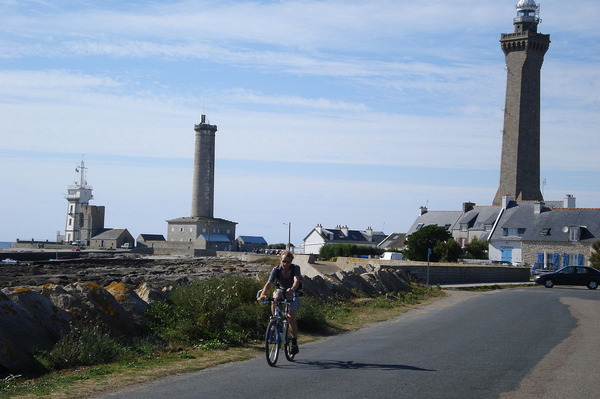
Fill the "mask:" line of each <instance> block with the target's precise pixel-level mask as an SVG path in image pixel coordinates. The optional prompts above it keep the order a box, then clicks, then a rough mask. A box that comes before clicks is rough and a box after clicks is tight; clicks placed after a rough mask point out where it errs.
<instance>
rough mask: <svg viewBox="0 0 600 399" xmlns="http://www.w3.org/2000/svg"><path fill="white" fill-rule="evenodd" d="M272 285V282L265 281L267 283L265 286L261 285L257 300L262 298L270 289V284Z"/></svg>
mask: <svg viewBox="0 0 600 399" xmlns="http://www.w3.org/2000/svg"><path fill="white" fill-rule="evenodd" d="M272 285H273V283H272V282H270V281H267V283H266V284H265V286H264V287H263V289H262V291H261V293H260V296H259V297H258V300H259V301H262V300H264V299H265V298H266V297H267V293H268V292H269V290H270V289H271V286H272Z"/></svg>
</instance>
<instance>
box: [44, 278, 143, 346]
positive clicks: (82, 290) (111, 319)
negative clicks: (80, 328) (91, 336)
mask: <svg viewBox="0 0 600 399" xmlns="http://www.w3.org/2000/svg"><path fill="white" fill-rule="evenodd" d="M42 295H44V296H46V297H47V298H49V299H50V300H51V301H52V302H54V304H55V305H56V306H58V307H59V308H61V309H64V310H65V311H67V312H69V313H70V314H71V315H72V316H73V319H74V320H75V321H78V322H82V323H94V324H99V325H101V326H103V327H105V328H106V330H107V331H108V332H110V333H111V335H112V336H114V337H131V336H135V335H138V334H139V331H138V329H137V328H136V326H135V324H134V322H133V320H132V319H131V317H130V316H129V314H128V313H127V311H126V310H125V309H124V308H123V306H121V304H120V303H119V302H117V300H116V299H115V297H113V296H112V295H111V294H110V293H109V292H108V291H106V290H105V289H104V288H103V287H101V286H100V285H98V284H96V283H93V282H89V281H87V282H76V283H72V284H69V285H66V286H65V287H64V288H63V287H60V286H55V285H47V286H44V288H43V290H42Z"/></svg>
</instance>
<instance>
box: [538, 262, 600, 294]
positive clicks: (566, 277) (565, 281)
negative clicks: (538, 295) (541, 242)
mask: <svg viewBox="0 0 600 399" xmlns="http://www.w3.org/2000/svg"><path fill="white" fill-rule="evenodd" d="M535 283H536V284H540V285H543V286H544V287H546V288H552V287H554V286H555V285H585V286H586V287H588V288H589V289H590V290H595V289H596V288H598V284H599V283H600V270H597V269H594V268H593V267H587V266H567V267H563V268H562V269H559V270H557V271H555V272H554V273H546V274H540V275H538V276H536V277H535Z"/></svg>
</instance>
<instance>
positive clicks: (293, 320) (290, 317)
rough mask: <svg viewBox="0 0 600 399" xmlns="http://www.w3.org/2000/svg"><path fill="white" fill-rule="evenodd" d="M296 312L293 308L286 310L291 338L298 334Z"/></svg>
mask: <svg viewBox="0 0 600 399" xmlns="http://www.w3.org/2000/svg"><path fill="white" fill-rule="evenodd" d="M297 316H298V312H296V311H294V310H290V311H288V314H287V319H288V321H289V322H290V330H291V333H292V338H294V339H296V337H297V336H298V317H297Z"/></svg>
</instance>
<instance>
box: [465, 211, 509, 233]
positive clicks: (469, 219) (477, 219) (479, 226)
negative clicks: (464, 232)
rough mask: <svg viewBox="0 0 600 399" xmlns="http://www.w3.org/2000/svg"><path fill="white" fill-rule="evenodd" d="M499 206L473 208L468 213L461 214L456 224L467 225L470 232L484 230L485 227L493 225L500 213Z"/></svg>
mask: <svg viewBox="0 0 600 399" xmlns="http://www.w3.org/2000/svg"><path fill="white" fill-rule="evenodd" d="M500 209H501V208H500V207H499V206H475V207H473V209H471V210H470V211H468V212H466V213H464V214H463V216H462V217H461V218H460V219H459V221H458V224H459V226H457V227H460V225H462V224H467V227H468V228H469V229H471V230H482V231H483V230H485V226H486V225H493V224H494V222H495V221H496V218H497V217H498V213H500Z"/></svg>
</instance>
